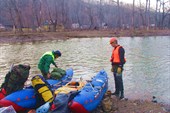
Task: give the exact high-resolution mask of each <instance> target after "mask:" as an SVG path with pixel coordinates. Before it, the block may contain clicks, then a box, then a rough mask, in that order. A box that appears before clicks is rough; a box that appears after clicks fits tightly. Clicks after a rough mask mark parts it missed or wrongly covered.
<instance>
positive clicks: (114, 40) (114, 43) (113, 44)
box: [110, 37, 118, 47]
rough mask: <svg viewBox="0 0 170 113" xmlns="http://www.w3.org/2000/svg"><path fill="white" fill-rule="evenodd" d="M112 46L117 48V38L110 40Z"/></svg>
mask: <svg viewBox="0 0 170 113" xmlns="http://www.w3.org/2000/svg"><path fill="white" fill-rule="evenodd" d="M110 45H111V46H112V47H116V46H117V45H118V42H117V39H116V38H115V37H112V38H111V39H110Z"/></svg>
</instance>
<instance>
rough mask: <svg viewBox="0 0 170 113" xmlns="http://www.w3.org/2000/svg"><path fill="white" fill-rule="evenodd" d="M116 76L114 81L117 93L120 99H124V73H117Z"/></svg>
mask: <svg viewBox="0 0 170 113" xmlns="http://www.w3.org/2000/svg"><path fill="white" fill-rule="evenodd" d="M113 74H114V80H115V93H116V94H117V95H119V96H120V97H121V96H122V97H124V87H123V79H122V73H121V74H117V73H116V72H114V73H113Z"/></svg>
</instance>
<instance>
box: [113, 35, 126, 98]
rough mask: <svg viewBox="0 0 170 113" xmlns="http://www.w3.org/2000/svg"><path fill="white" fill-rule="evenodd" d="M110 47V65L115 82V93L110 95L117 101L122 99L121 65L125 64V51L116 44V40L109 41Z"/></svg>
mask: <svg viewBox="0 0 170 113" xmlns="http://www.w3.org/2000/svg"><path fill="white" fill-rule="evenodd" d="M110 45H111V46H112V47H114V49H113V51H112V56H111V59H110V62H111V63H112V69H111V71H112V72H113V75H114V80H115V92H114V93H112V95H116V96H117V97H119V99H123V98H124V87H123V80H122V72H123V65H124V64H125V62H126V59H125V57H124V56H125V50H124V48H123V47H122V46H120V45H119V44H118V41H117V39H116V38H111V39H110Z"/></svg>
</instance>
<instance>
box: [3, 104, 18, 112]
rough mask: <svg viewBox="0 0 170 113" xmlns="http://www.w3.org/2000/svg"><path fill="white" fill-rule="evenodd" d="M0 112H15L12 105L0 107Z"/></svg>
mask: <svg viewBox="0 0 170 113" xmlns="http://www.w3.org/2000/svg"><path fill="white" fill-rule="evenodd" d="M0 113H16V111H15V110H14V108H13V106H8V107H2V108H0Z"/></svg>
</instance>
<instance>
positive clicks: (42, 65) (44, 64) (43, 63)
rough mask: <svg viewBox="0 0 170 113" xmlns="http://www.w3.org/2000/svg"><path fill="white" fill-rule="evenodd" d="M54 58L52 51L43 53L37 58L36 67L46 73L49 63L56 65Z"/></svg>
mask: <svg viewBox="0 0 170 113" xmlns="http://www.w3.org/2000/svg"><path fill="white" fill-rule="evenodd" d="M54 59H55V56H54V53H53V52H46V53H44V54H43V55H42V57H41V58H40V60H39V63H38V68H39V69H40V70H41V71H43V72H44V73H46V74H47V73H49V70H50V64H51V63H52V64H53V65H54V66H56V64H55V62H54Z"/></svg>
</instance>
